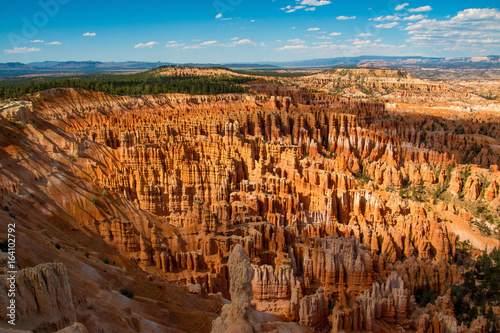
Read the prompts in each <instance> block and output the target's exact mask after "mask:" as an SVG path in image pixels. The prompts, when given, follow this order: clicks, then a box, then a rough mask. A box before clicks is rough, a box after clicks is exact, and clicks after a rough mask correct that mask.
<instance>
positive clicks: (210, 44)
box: [200, 40, 219, 46]
mask: <svg viewBox="0 0 500 333" xmlns="http://www.w3.org/2000/svg"><path fill="white" fill-rule="evenodd" d="M217 44H219V42H217V41H216V40H208V41H206V42H203V43H201V44H200V46H214V45H217Z"/></svg>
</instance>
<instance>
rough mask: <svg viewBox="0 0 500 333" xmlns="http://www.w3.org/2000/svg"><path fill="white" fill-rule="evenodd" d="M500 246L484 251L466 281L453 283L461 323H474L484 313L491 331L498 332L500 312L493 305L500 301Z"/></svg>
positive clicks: (465, 278)
mask: <svg viewBox="0 0 500 333" xmlns="http://www.w3.org/2000/svg"><path fill="white" fill-rule="evenodd" d="M499 264H500V250H498V249H494V250H493V251H491V253H489V254H488V253H487V252H484V253H483V254H482V255H481V256H480V257H479V258H478V259H477V260H476V262H475V263H474V265H473V266H472V267H471V268H470V269H469V270H468V271H467V272H465V273H464V275H463V279H464V282H463V283H462V284H461V285H458V286H454V287H452V290H451V293H452V298H453V305H454V308H455V314H456V316H457V319H458V321H459V323H461V322H465V323H466V324H468V325H469V324H470V323H471V322H472V321H473V320H474V319H476V318H477V317H478V316H480V315H482V316H484V317H485V318H486V320H487V321H488V326H487V331H488V332H498V331H499V330H500V326H499V324H498V316H497V315H495V312H494V311H493V307H497V306H498V304H499V303H498V302H499V301H500V289H499V288H498V286H500V266H499Z"/></svg>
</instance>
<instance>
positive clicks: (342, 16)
mask: <svg viewBox="0 0 500 333" xmlns="http://www.w3.org/2000/svg"><path fill="white" fill-rule="evenodd" d="M355 18H356V16H344V15H340V16H337V20H341V21H345V20H354V19H355Z"/></svg>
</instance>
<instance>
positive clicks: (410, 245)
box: [0, 73, 500, 332]
mask: <svg viewBox="0 0 500 333" xmlns="http://www.w3.org/2000/svg"><path fill="white" fill-rule="evenodd" d="M396 74H397V73H396ZM255 89H256V90H258V91H259V93H256V94H249V95H218V96H188V95H155V96H142V97H123V96H110V95H105V94H102V93H93V92H88V91H80V90H73V89H63V90H49V91H45V92H42V93H40V94H38V95H37V96H34V97H33V98H32V100H31V102H32V103H33V104H32V106H31V107H30V106H29V105H28V104H26V105H27V106H26V108H27V109H28V110H29V112H25V111H26V110H25V108H23V110H24V111H22V112H18V111H16V110H10V111H8V110H5V111H4V112H3V113H2V115H7V114H8V116H4V117H3V118H0V120H1V122H2V123H1V126H2V131H1V133H0V146H1V148H0V163H1V164H2V168H1V171H0V193H1V196H0V206H1V207H4V209H3V210H2V211H0V216H1V218H2V220H3V221H17V223H18V224H19V231H18V232H19V237H20V238H21V239H24V240H26V241H25V244H22V243H21V244H20V245H19V247H20V248H19V249H18V253H20V258H18V262H19V265H20V266H21V267H28V266H33V265H36V264H39V263H40V262H44V261H52V260H53V259H55V258H54V257H57V259H58V260H61V261H62V262H64V263H65V265H66V266H67V267H68V275H69V283H70V285H71V288H72V290H73V303H74V304H75V311H76V319H77V320H78V321H80V322H82V323H83V324H84V325H85V326H86V327H87V328H88V329H89V331H97V330H98V329H102V328H104V329H105V331H106V332H108V331H109V332H113V331H114V330H113V329H111V327H113V326H114V325H119V326H118V327H119V328H117V330H118V331H120V332H132V331H140V332H154V330H155V329H154V327H160V328H161V329H165V330H171V331H193V330H194V331H200V332H208V331H210V330H211V329H212V324H211V322H212V320H213V319H215V318H216V317H217V316H218V314H219V313H220V309H221V305H222V301H221V298H220V297H217V296H215V295H214V294H216V293H221V294H222V296H223V297H225V298H231V299H232V301H233V303H234V302H235V301H236V303H234V304H239V303H242V304H240V305H238V307H237V309H235V306H236V305H231V306H226V307H225V309H226V310H224V311H225V312H223V316H222V317H223V318H225V315H224V313H226V312H228V311H229V313H233V312H235V313H237V312H238V311H240V310H239V309H240V308H241V309H242V308H249V307H250V306H251V307H255V309H256V310H258V311H260V312H259V313H261V314H262V313H264V314H267V315H273V316H275V317H273V318H274V319H273V321H274V322H277V321H278V320H277V319H276V318H279V320H281V321H293V322H297V323H299V324H300V325H301V328H300V329H301V330H307V329H311V330H316V331H330V330H332V331H333V332H337V331H342V330H345V331H349V330H366V331H393V330H401V329H404V330H410V331H422V330H423V328H426V327H430V326H432V327H434V330H435V331H436V332H446V331H449V330H453V329H455V328H456V327H459V326H460V323H457V321H456V319H455V317H454V315H453V308H452V306H451V305H450V302H449V296H447V294H446V293H447V292H448V290H449V288H450V287H451V286H452V285H454V284H456V283H458V282H459V281H460V275H461V271H460V267H458V266H457V265H455V264H454V262H455V258H456V255H457V235H456V233H455V232H453V231H451V230H453V229H454V227H455V226H456V225H461V226H463V227H461V228H460V230H461V234H460V239H461V240H464V239H469V240H471V241H472V242H474V245H476V246H477V247H479V248H485V247H486V246H492V245H493V246H498V244H499V243H498V241H497V240H495V239H492V238H489V237H486V236H485V235H483V236H481V235H480V232H479V230H480V229H481V228H483V229H484V228H485V227H487V228H488V230H490V233H495V232H496V231H497V226H496V224H495V223H496V221H495V219H494V218H493V220H491V221H490V219H488V216H491V215H492V214H493V212H495V210H496V207H498V201H499V200H500V199H499V189H498V186H499V184H500V172H498V167H497V166H495V164H496V163H497V159H495V155H494V154H492V153H490V152H489V151H488V150H487V149H486V151H484V149H485V148H484V147H483V146H479V147H480V149H479V152H477V153H475V152H469V155H467V154H466V152H464V147H476V146H477V142H473V141H472V140H471V141H469V140H465V138H466V137H464V136H462V135H458V134H455V133H453V132H449V131H447V130H445V129H444V128H445V125H448V124H450V126H451V121H450V120H447V119H435V118H432V117H424V116H421V115H409V116H407V115H402V114H397V113H392V112H388V111H387V110H386V108H385V107H384V105H382V104H377V103H375V102H369V101H356V100H352V99H345V98H340V97H336V96H331V95H325V94H320V93H309V92H307V91H305V90H303V89H295V90H293V89H286V87H274V86H269V85H268V84H261V87H256V88H255ZM20 109H21V108H20ZM20 109H19V110H20ZM7 111H8V112H7ZM438 123H439V124H440V125H438ZM429 124H434V127H436V126H440V127H439V129H436V128H434V129H432V128H431V127H430V126H431V125H429ZM464 124H466V122H465V121H464ZM467 124H469V125H470V126H471V127H474V126H477V124H474V123H467ZM482 125H483V126H486V130H487V131H488V133H489V134H490V135H492V136H499V135H500V131H499V130H498V129H497V127H496V126H497V125H495V124H494V123H491V124H486V125H484V124H482ZM473 143H475V144H476V146H474V145H473ZM481 144H482V143H481ZM481 147H483V148H481ZM467 158H469V159H470V160H471V161H474V162H476V163H477V164H479V165H480V166H483V167H484V168H480V167H478V166H475V167H472V168H467V166H464V165H460V164H458V163H460V162H464V161H466V159H467ZM457 162H458V163H457ZM477 207H484V209H483V210H482V212H481V214H478V213H477V210H476V208H477ZM487 214H490V215H488V216H487ZM481 230H482V229H481ZM1 232H2V234H1V235H2V237H3V238H6V235H5V231H4V230H2V231H1ZM54 244H60V245H62V247H63V250H64V251H65V253H62V254H59V253H58V252H59V250H58V249H57V248H56V249H54ZM30 246H33V248H35V249H36V251H37V252H36V255H34V256H29V255H28V254H29V253H30V252H33V250H31V249H30ZM235 249H237V252H238V253H239V257H240V259H241V258H243V259H245V260H244V261H245V262H246V257H245V255H243V251H242V249H244V252H246V253H247V254H248V261H249V262H250V263H251V264H252V265H253V266H248V265H247V264H245V268H244V274H243V273H242V274H243V275H244V276H245V279H244V281H243V280H241V281H240V280H238V281H239V282H237V281H234V280H233V279H234V276H235V274H236V276H239V275H240V273H241V272H239V273H238V272H237V271H238V269H240V268H241V267H240V268H238V269H236V268H235V267H236V266H238V265H237V263H232V261H231V258H230V256H229V255H230V253H231V251H233V253H234V251H235ZM54 252H56V253H55V254H54ZM85 252H87V253H85ZM84 253H85V255H84ZM59 257H64V258H65V259H59ZM49 258H50V259H49ZM89 258H90V259H89ZM91 259H92V260H91ZM243 259H241V260H243ZM234 260H236V259H234ZM236 261H237V262H239V260H236ZM106 262H107V263H113V264H112V265H106V264H105V263H106ZM241 269H243V268H241ZM123 275H125V276H126V277H127V278H126V279H123V278H121V276H123ZM252 277H253V278H252ZM134 281H140V282H134ZM165 281H169V282H165ZM101 283H102V284H103V286H101V287H99V284H101ZM237 283H243V286H242V285H239V284H237ZM119 284H122V285H124V286H125V287H129V288H133V289H134V290H135V294H136V296H135V297H134V298H133V299H128V298H126V297H124V296H123V295H120V293H119V292H118V289H119V288H120V285H119ZM177 284H181V285H182V286H178V285H177ZM250 286H251V289H252V292H253V300H252V302H251V303H252V305H249V304H250V300H251V297H246V296H245V295H250V292H249V289H248V288H250ZM241 288H243V289H244V291H241V293H243V294H245V295H243V299H244V302H243V301H242V302H239V301H238V299H240V298H241V297H240V296H241V295H240V292H239V291H237V290H240V289H241ZM236 289H237V290H236ZM88 290H93V292H91V293H89V292H88ZM235 290H236V291H235ZM429 290H432V293H433V294H435V295H436V296H440V297H441V298H438V300H439V301H438V300H436V302H435V304H429V305H427V304H424V303H425V302H423V301H421V299H422V298H423V297H422V296H423V295H425V294H426V293H428V292H429ZM187 292H190V294H189V296H186V298H185V299H183V300H180V296H179V295H183V293H187ZM235 295H237V296H235ZM100 299H104V300H105V301H104V302H101V301H98V300H100ZM446 300H448V301H446ZM99 302H101V303H99ZM231 309H232V310H231ZM245 311H246V310H245ZM194 314H196V316H195V317H196V319H193V317H194V316H193V315H194ZM423 314H425V316H424V315H423ZM227 316H229V315H228V314H227V313H226V317H227ZM422 316H423V317H422ZM229 317H231V316H229ZM233 317H234V316H233ZM422 318H423V319H422ZM439 318H445V319H446V321H445V323H441V321H439ZM436 321H439V322H438V323H436ZM224 322H225V320H224V319H222V322H219V323H217V324H216V326H217V327H219V328H220V327H222V326H224V325H225V324H224ZM117 323H119V324H117ZM221 325H222V326H221ZM286 325H287V323H284V322H283V323H279V324H278V323H275V324H272V325H271V324H266V325H261V327H262V328H261V329H262V330H263V331H266V330H273V329H278V328H280V327H281V329H283V330H284V329H285V328H286V329H290V327H289V326H286ZM252 327H253V326H252ZM297 327H298V326H297ZM462 329H463V330H465V329H466V328H464V327H462ZM424 331H425V330H424Z"/></svg>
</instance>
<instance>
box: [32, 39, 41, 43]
mask: <svg viewBox="0 0 500 333" xmlns="http://www.w3.org/2000/svg"><path fill="white" fill-rule="evenodd" d="M30 43H44V41H43V40H41V39H35V40H30Z"/></svg>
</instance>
